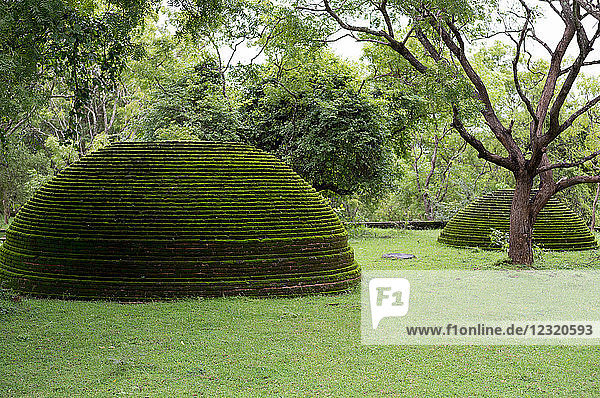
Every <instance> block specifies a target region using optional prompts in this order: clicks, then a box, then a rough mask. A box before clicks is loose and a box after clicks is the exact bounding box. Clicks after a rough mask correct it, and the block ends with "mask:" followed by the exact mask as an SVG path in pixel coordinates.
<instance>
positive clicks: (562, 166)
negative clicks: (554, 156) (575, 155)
mask: <svg viewBox="0 0 600 398" xmlns="http://www.w3.org/2000/svg"><path fill="white" fill-rule="evenodd" d="M598 155H600V150H598V151H596V152H594V153H591V154H589V155H588V156H586V157H584V158H581V159H579V160H578V161H576V162H572V163H567V162H563V163H555V164H552V165H550V166H545V167H540V168H539V169H538V171H537V173H536V174H539V173H543V172H545V171H548V170H554V169H568V168H570V167H576V166H581V165H582V164H584V163H585V162H589V161H590V160H592V159H594V158H596V157H597V156H598Z"/></svg>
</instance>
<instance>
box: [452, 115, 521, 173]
mask: <svg viewBox="0 0 600 398" xmlns="http://www.w3.org/2000/svg"><path fill="white" fill-rule="evenodd" d="M452 112H453V118H452V127H453V128H454V129H455V130H456V131H457V132H458V134H460V136H461V137H462V138H463V139H464V140H465V141H466V142H467V143H468V144H469V145H471V146H472V147H473V148H474V149H475V150H476V151H477V156H478V157H479V158H481V159H484V160H487V161H488V162H492V163H494V164H497V165H498V166H500V167H504V168H505V169H508V170H512V171H514V170H516V168H517V164H515V163H514V162H512V161H511V160H510V159H507V158H503V157H501V156H498V155H496V154H495V153H492V152H490V151H488V150H487V149H486V148H485V146H484V145H483V143H482V142H481V141H479V140H478V139H477V138H475V137H474V136H473V135H471V134H470V133H469V132H468V131H467V129H466V128H465V126H464V125H463V123H462V121H461V120H460V116H459V115H458V109H457V108H456V105H453V106H452Z"/></svg>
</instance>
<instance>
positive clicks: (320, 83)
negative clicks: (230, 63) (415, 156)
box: [240, 52, 393, 195]
mask: <svg viewBox="0 0 600 398" xmlns="http://www.w3.org/2000/svg"><path fill="white" fill-rule="evenodd" d="M319 55H320V57H321V58H320V59H319V60H317V59H316V58H315V59H313V60H312V61H311V62H302V61H299V62H298V63H297V65H296V66H295V68H293V69H291V68H290V69H291V70H288V71H287V72H285V73H281V71H280V70H279V69H278V67H277V66H276V65H265V66H264V69H263V71H262V74H261V75H260V77H259V78H258V79H257V80H256V81H255V83H254V84H252V85H251V86H250V87H248V88H247V89H246V94H245V95H244V101H243V104H244V105H243V106H242V107H241V109H240V113H241V115H242V118H243V120H245V121H246V122H247V128H246V129H244V131H245V133H244V138H243V139H244V140H245V141H247V142H250V143H251V144H253V145H255V146H257V147H259V148H263V149H265V150H267V151H269V152H272V153H275V154H277V155H278V156H280V157H281V158H282V159H284V160H286V161H287V162H289V163H290V164H291V165H292V167H293V168H294V169H295V170H296V171H297V172H298V173H299V174H300V175H302V176H303V177H304V178H306V179H307V180H308V181H310V182H311V183H312V185H313V186H314V187H315V188H316V189H317V190H328V191H331V192H334V193H337V194H343V195H347V194H350V193H354V192H358V191H363V192H364V191H376V190H378V188H380V187H381V186H383V185H386V184H387V182H386V180H388V179H389V176H390V173H391V170H392V164H393V159H392V157H391V152H392V151H391V148H390V131H389V120H388V118H387V117H386V115H384V113H383V109H384V108H383V104H382V103H379V102H377V101H376V100H375V99H373V98H372V97H370V96H368V95H366V94H365V93H364V92H361V91H360V82H359V81H358V79H357V77H356V75H355V72H354V71H353V70H352V68H350V67H349V66H347V65H345V64H343V63H341V62H340V61H338V60H337V59H335V57H333V56H331V55H329V54H327V53H325V52H322V53H319ZM304 61H306V60H304Z"/></svg>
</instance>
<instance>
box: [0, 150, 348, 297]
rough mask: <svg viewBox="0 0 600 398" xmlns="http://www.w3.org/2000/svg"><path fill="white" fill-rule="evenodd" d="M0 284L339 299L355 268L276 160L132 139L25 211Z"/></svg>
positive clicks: (343, 241) (78, 293)
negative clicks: (315, 295)
mask: <svg viewBox="0 0 600 398" xmlns="http://www.w3.org/2000/svg"><path fill="white" fill-rule="evenodd" d="M0 277H1V278H2V279H4V280H8V283H9V286H11V287H13V288H15V289H17V290H18V291H20V292H23V293H31V294H34V295H41V296H58V297H71V298H114V299H136V300H138V299H150V298H171V297H183V296H222V295H238V294H243V295H296V294H304V293H313V292H336V291H341V290H344V289H347V288H348V287H350V286H352V285H354V284H355V283H356V282H357V281H358V279H359V277H360V270H359V268H358V266H357V264H356V263H355V261H354V256H353V253H352V249H351V248H350V247H349V246H348V242H347V234H346V231H345V230H344V227H343V226H342V225H341V223H340V221H339V220H338V218H337V217H336V215H335V214H334V213H333V211H332V210H331V208H330V207H329V206H328V205H327V204H326V202H325V201H324V200H323V199H322V198H321V196H320V195H319V194H318V193H317V192H316V191H315V190H314V189H313V188H312V187H311V186H310V185H309V184H307V183H306V182H305V181H304V180H303V179H302V178H300V177H299V176H298V175H297V174H296V173H294V172H293V171H292V170H291V169H290V168H289V167H287V166H285V165H284V164H282V163H281V162H279V161H278V160H277V159H276V158H275V157H273V156H271V155H268V154H266V153H264V152H262V151H260V150H257V149H254V148H252V147H249V146H246V145H241V144H233V143H211V142H152V143H148V142H132V143H119V144H113V145H111V146H109V147H107V148H104V149H102V150H99V151H97V152H94V153H92V154H91V155H89V156H86V157H84V158H83V159H81V160H80V161H78V162H76V163H74V164H73V165H71V166H70V167H68V168H67V169H65V170H64V171H63V172H61V173H60V174H59V175H58V176H57V177H55V178H53V179H52V180H51V181H50V182H49V183H47V184H46V185H44V186H43V187H42V188H41V189H40V190H39V191H38V192H37V193H36V194H35V195H34V197H33V198H32V199H31V200H30V201H29V202H27V204H26V205H25V206H23V208H22V209H21V210H20V212H19V213H18V215H17V216H16V217H15V219H14V221H13V223H12V224H11V225H10V227H9V228H8V230H7V231H6V241H5V243H4V244H3V245H2V247H1V249H0Z"/></svg>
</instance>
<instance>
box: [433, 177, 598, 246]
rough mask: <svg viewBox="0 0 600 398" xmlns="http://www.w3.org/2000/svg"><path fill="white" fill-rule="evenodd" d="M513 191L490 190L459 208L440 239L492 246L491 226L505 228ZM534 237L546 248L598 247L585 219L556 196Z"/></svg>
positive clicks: (539, 217)
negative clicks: (490, 191)
mask: <svg viewBox="0 0 600 398" xmlns="http://www.w3.org/2000/svg"><path fill="white" fill-rule="evenodd" d="M512 197H513V191H512V190H509V189H504V190H498V191H494V192H492V193H489V194H487V195H485V196H483V197H481V198H479V199H477V200H475V201H474V202H472V203H471V204H469V205H468V206H467V207H466V208H464V209H463V210H461V211H459V212H458V213H457V214H456V215H455V216H454V217H453V218H452V219H451V220H450V221H449V222H448V225H446V227H445V228H444V229H443V230H442V233H441V234H440V237H439V241H440V242H442V243H445V244H448V245H451V246H459V247H482V248H486V249H494V248H495V247H494V246H493V244H492V241H491V239H490V234H491V232H492V230H493V229H496V230H499V231H502V232H508V230H509V223H510V207H511V203H512ZM533 241H534V243H535V244H537V245H539V246H540V247H543V248H545V249H552V250H588V249H595V248H596V247H597V244H596V240H595V239H594V236H593V235H592V234H591V232H590V230H589V228H588V227H587V226H586V225H585V223H584V221H583V220H582V219H581V217H579V216H578V215H577V214H575V213H574V212H573V211H572V210H570V209H568V208H567V207H566V206H565V205H564V204H562V203H561V202H560V201H559V200H557V199H555V198H552V199H550V201H549V202H548V204H546V206H545V207H544V208H543V209H542V211H541V212H540V214H539V216H538V219H537V221H536V223H535V225H534V227H533Z"/></svg>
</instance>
